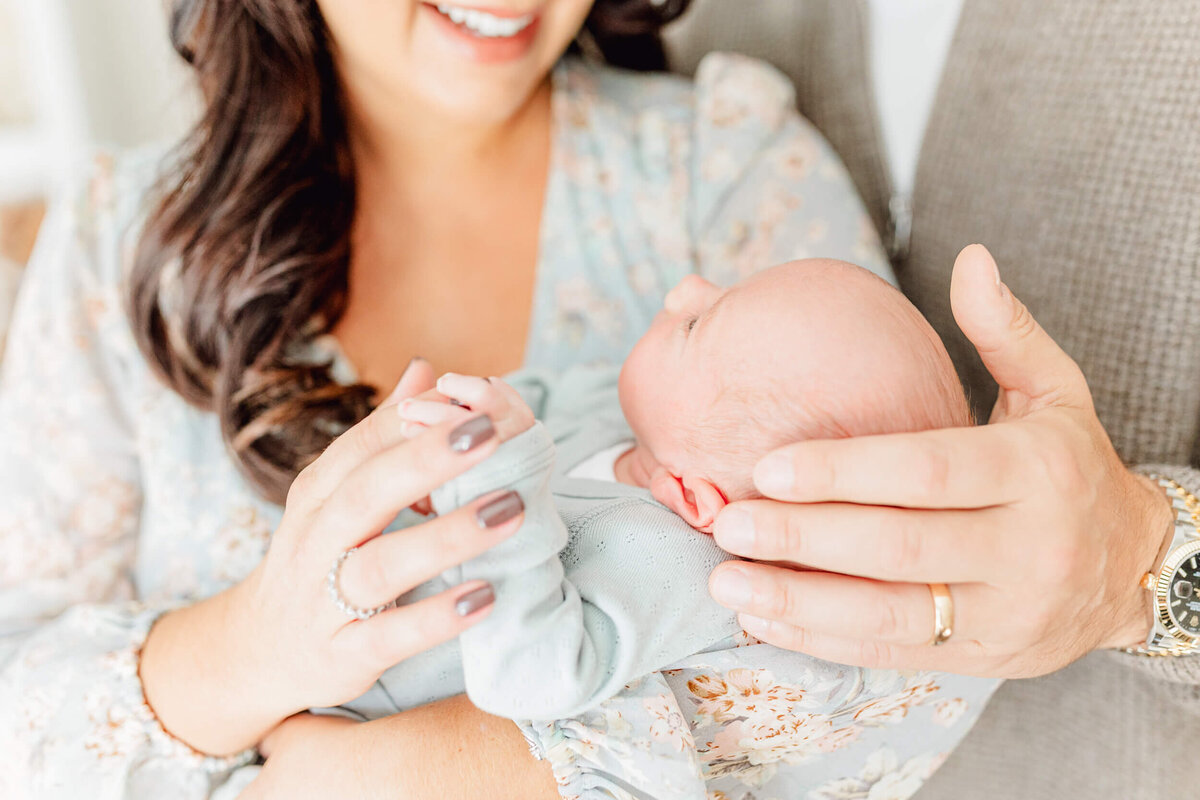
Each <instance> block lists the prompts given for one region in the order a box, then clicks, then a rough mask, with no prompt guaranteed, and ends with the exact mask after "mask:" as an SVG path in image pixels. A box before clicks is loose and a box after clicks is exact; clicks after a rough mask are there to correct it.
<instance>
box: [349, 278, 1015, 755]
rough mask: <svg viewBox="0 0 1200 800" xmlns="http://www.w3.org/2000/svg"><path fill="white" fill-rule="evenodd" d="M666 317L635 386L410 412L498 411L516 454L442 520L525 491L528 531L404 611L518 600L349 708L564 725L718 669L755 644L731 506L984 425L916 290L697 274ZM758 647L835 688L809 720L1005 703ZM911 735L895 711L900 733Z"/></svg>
mask: <svg viewBox="0 0 1200 800" xmlns="http://www.w3.org/2000/svg"><path fill="white" fill-rule="evenodd" d="M665 305H666V308H665V310H664V311H663V312H662V313H661V314H660V315H659V316H658V317H657V318H656V320H655V322H654V324H653V325H652V326H651V328H650V330H649V331H648V332H647V333H646V334H645V336H644V337H643V338H642V339H641V340H640V341H639V343H638V344H637V346H636V347H635V349H634V350H633V352H632V354H631V355H630V357H629V358H628V360H627V361H626V363H625V365H624V368H623V369H622V370H621V373H620V376H619V381H618V380H617V375H616V373H615V371H614V370H612V369H611V368H608V369H605V368H585V369H577V370H574V371H570V372H568V373H566V374H565V375H562V376H550V375H544V374H541V373H537V372H531V371H525V372H520V373H516V374H514V375H513V376H510V378H509V382H508V383H505V382H501V381H499V380H498V379H495V378H493V379H485V378H476V377H468V376H462V375H445V376H443V377H442V379H441V380H440V381H439V383H438V389H437V390H436V391H433V392H429V393H427V394H426V395H423V396H421V397H420V398H415V399H412V400H409V401H405V403H403V404H402V405H401V407H400V409H399V413H401V414H402V415H403V416H404V417H405V418H406V419H408V420H409V421H410V422H411V424H412V425H413V427H414V431H415V430H416V429H419V428H420V427H421V426H423V425H430V424H436V423H439V422H442V421H446V420H453V419H463V420H465V419H468V418H470V417H472V416H475V415H477V414H480V413H486V414H487V415H488V416H489V417H491V419H492V420H493V423H494V424H495V427H496V431H497V436H498V438H500V439H501V441H502V442H503V444H502V445H501V447H500V448H499V449H498V450H497V452H496V453H495V454H494V455H493V456H492V457H490V458H489V459H488V460H487V461H485V462H483V463H482V464H480V465H478V466H476V467H475V468H473V469H472V470H470V471H469V472H467V473H465V474H464V475H462V476H460V477H459V478H456V479H455V480H453V481H451V482H449V483H448V484H447V485H446V486H444V487H442V488H441V489H439V490H438V491H437V492H435V493H434V494H433V495H432V497H431V498H430V501H431V503H432V506H433V508H434V509H435V510H436V511H437V513H439V514H445V513H448V512H449V511H452V510H453V509H455V508H458V507H460V506H462V505H464V504H466V503H469V502H471V501H472V500H474V499H475V498H478V497H480V496H481V495H483V494H486V493H489V492H494V491H497V490H516V491H517V492H518V493H519V495H520V497H521V499H522V501H523V503H524V508H525V521H524V523H523V525H522V527H521V529H520V531H519V532H518V533H517V534H516V535H515V536H513V537H511V538H510V539H508V540H506V541H504V542H501V543H499V544H498V545H497V546H496V547H494V548H492V549H491V550H489V551H488V552H487V553H485V554H483V555H482V556H480V557H478V558H476V559H473V560H471V561H469V562H467V563H466V564H464V565H462V566H461V567H458V568H456V569H454V570H451V571H449V572H448V573H447V574H446V575H445V576H444V582H435V583H436V585H430V586H428V587H427V588H425V589H423V590H419V591H418V592H417V593H416V594H415V595H414V596H412V597H405V598H401V602H409V601H411V600H414V599H419V598H420V597H423V596H428V595H429V594H432V593H434V592H437V591H440V590H442V589H444V588H445V587H446V586H447V585H455V584H458V583H461V582H463V581H465V580H471V579H483V580H487V581H489V582H491V583H492V585H493V587H494V588H495V592H496V601H495V604H494V607H493V609H492V611H491V613H490V614H489V616H488V617H487V618H486V619H484V620H483V621H482V622H480V623H479V624H477V625H476V626H474V627H472V628H471V629H469V630H467V631H466V632H464V633H463V634H462V635H461V636H460V637H459V640H458V642H452V643H449V644H447V645H443V646H442V647H439V648H435V649H434V650H432V651H430V652H429V653H426V654H423V655H422V656H419V657H417V658H414V659H409V660H408V661H405V662H404V663H402V664H399V665H397V666H396V667H394V668H393V669H391V670H389V671H388V672H387V673H386V674H385V675H384V676H383V678H382V679H381V680H380V681H379V682H378V683H377V684H376V686H375V687H374V688H373V689H372V690H371V691H370V692H368V693H367V694H366V695H364V696H363V697H361V698H359V699H358V700H356V701H354V702H352V703H349V704H347V706H345V707H344V710H347V711H350V712H353V713H354V714H355V715H357V716H359V717H362V718H377V717H381V716H386V715H388V714H391V713H395V712H397V711H400V710H403V709H405V708H409V707H412V706H416V705H421V704H423V703H427V702H430V701H432V700H435V699H438V698H440V697H445V696H449V695H453V694H458V693H461V692H462V691H463V690H464V688H465V690H466V692H467V693H468V694H469V695H470V697H471V699H472V701H473V702H474V703H475V704H476V705H477V706H479V707H480V708H482V709H484V710H486V711H490V712H492V713H494V714H498V715H501V716H507V717H511V718H514V719H520V720H528V719H534V720H537V719H544V720H552V719H562V718H568V717H575V716H577V715H579V714H581V713H582V712H585V711H586V710H588V709H591V708H593V707H595V706H596V705H597V704H599V703H601V702H603V701H604V700H606V699H607V698H609V697H612V696H613V695H616V694H617V693H618V692H620V691H621V690H622V688H623V687H625V686H626V685H627V684H629V683H630V682H631V681H634V680H635V679H637V678H639V677H640V676H643V675H646V674H648V673H651V672H654V671H656V670H660V669H663V668H664V667H667V666H669V665H675V666H677V667H680V668H681V669H686V668H687V663H685V662H684V661H682V660H683V659H687V658H689V657H694V656H696V654H703V655H702V656H701V658H702V659H704V660H705V663H715V660H718V659H720V658H722V657H723V656H725V655H728V654H729V653H730V652H731V651H732V649H733V648H734V647H737V646H739V645H745V644H747V640H746V638H745V635H744V634H743V633H742V632H741V631H740V629H739V627H738V625H737V622H736V619H735V617H734V614H733V613H732V612H730V611H728V610H727V609H725V608H723V607H721V606H719V605H717V604H716V603H715V602H714V601H713V600H712V599H711V598H710V597H709V594H708V591H707V581H708V575H709V573H710V572H711V571H712V569H713V567H714V566H716V565H717V564H718V563H720V562H721V561H722V560H724V559H726V558H729V556H728V555H726V554H725V553H723V552H722V551H721V550H720V549H719V548H717V547H716V545H715V544H714V543H713V541H712V538H711V537H709V536H704V535H700V534H698V533H697V530H699V531H708V530H711V526H712V522H713V519H714V517H715V516H716V514H717V512H718V511H719V510H720V509H721V508H722V507H723V506H724V505H725V504H726V503H727V502H730V501H732V500H737V499H742V498H747V497H751V496H753V495H754V487H753V481H752V471H753V467H754V464H755V462H756V461H757V460H758V459H759V458H760V457H761V456H763V455H764V454H766V453H767V452H768V451H769V450H771V449H773V448H775V447H777V446H779V445H782V444H785V443H788V442H792V441H796V440H799V439H806V438H814V437H822V438H829V437H845V436H862V435H870V434H876V433H892V432H900V431H918V430H924V429H927V428H935V427H945V426H953V425H966V424H969V417H968V411H967V404H966V400H965V398H964V396H963V392H962V389H961V388H960V385H959V383H958V380H957V378H956V376H955V372H954V369H953V367H952V365H951V363H950V360H949V357H948V356H947V354H946V351H945V349H944V348H943V347H942V344H941V342H940V341H939V339H938V338H937V336H936V335H935V334H934V332H933V330H932V329H931V328H930V327H929V325H928V324H927V323H926V322H925V320H924V318H923V317H922V316H921V315H920V314H919V313H918V312H917V310H916V309H915V308H914V307H913V306H912V305H911V304H910V303H909V302H908V300H906V299H905V298H904V296H903V295H902V294H900V292H898V291H897V290H896V289H894V288H892V287H891V286H890V285H889V284H887V283H886V282H885V281H883V280H881V279H880V278H877V277H875V276H874V275H872V274H871V273H869V272H867V271H866V270H864V269H861V268H859V267H855V266H853V265H850V264H845V263H841V262H836V261H828V260H810V261H801V262H795V263H791V264H785V265H783V266H779V267H775V268H773V269H768V270H765V271H763V272H760V273H758V274H756V275H754V276H753V277H751V278H749V279H747V280H746V281H743V282H742V283H740V284H738V285H736V286H734V287H732V288H730V289H727V290H721V289H719V288H717V287H716V286H714V285H712V284H710V283H707V282H705V281H703V280H701V279H699V278H696V277H690V278H688V279H686V280H684V281H683V282H682V283H681V284H680V285H679V286H678V287H676V288H675V289H674V290H673V291H672V292H671V293H670V294H669V295H668V297H667V300H666V304H665ZM618 396H619V408H618V406H617V402H616V401H617V399H618ZM621 411H623V412H624V413H623V415H622V413H621ZM535 419H541V420H543V421H541V422H536V421H535ZM626 423H628V424H626ZM751 644H754V643H753V642H751ZM756 646H757V647H758V648H760V652H759V655H757V656H755V659H754V660H753V662H752V663H754V664H755V666H756V667H762V666H763V665H764V664H765V663H768V662H771V663H775V672H777V673H782V672H783V671H784V670H788V669H798V668H802V669H801V671H802V673H803V674H804V675H805V676H806V678H805V680H806V681H810V682H811V684H813V685H814V686H815V685H820V687H821V692H820V699H814V698H817V694H818V693H817V692H815V691H814V692H813V693H812V695H811V697H808V698H806V699H805V700H804V701H803V703H802V704H801V705H803V709H804V711H803V713H800V712H799V711H797V712H796V714H797V715H798V718H799V717H803V718H805V719H809V718H812V715H813V714H815V713H817V712H818V711H821V713H827V714H828V718H829V719H834V718H836V717H837V715H838V714H841V715H843V716H847V717H852V718H853V719H854V720H858V719H859V717H858V716H857V715H858V714H860V713H863V712H862V709H865V708H868V707H872V704H877V703H880V702H883V703H887V702H890V701H895V702H900V703H901V704H902V706H903V708H904V709H907V708H908V705H909V704H910V703H913V702H923V701H924V700H926V699H931V698H939V699H945V700H946V701H947V702H950V701H951V700H952V702H954V703H958V704H961V706H962V707H963V708H970V710H971V713H970V714H964V715H963V718H965V719H967V720H970V719H973V717H974V715H975V714H976V713H977V712H978V711H979V710H980V709H982V706H983V701H984V700H985V699H986V697H987V696H988V695H989V694H990V693H991V691H992V690H993V689H994V688H995V686H996V683H995V682H994V681H983V680H979V679H973V678H963V677H958V676H947V675H938V676H937V682H936V686H935V689H929V690H926V689H921V690H919V691H918V689H917V688H914V687H916V685H917V683H920V682H921V681H929V679H928V674H925V675H924V677H919V676H918V674H916V673H899V672H894V671H881V670H861V669H857V668H852V667H843V666H840V665H831V664H828V663H826V662H821V661H819V660H818V659H812V658H810V657H808V656H803V655H800V654H794V653H783V652H782V651H776V650H775V649H774V648H770V647H768V646H766V645H756ZM772 658H774V659H775V662H772ZM914 676H918V677H914ZM914 682H916V683H914ZM920 685H921V686H928V685H934V684H933V683H932V682H928V683H920ZM801 688H805V690H806V691H807V688H806V687H801ZM942 693H945V695H946V697H945V698H942ZM918 695H919V696H920V698H921V700H920V701H914V700H911V698H912V697H916V696H918ZM898 697H905V698H910V699H905V700H902V701H899V700H895V698H898ZM822 702H824V703H825V706H822V705H821V703H822ZM876 707H878V706H876ZM956 707H958V706H956ZM822 709H824V710H823V711H822ZM904 716H905V714H904V713H899V714H895V713H891V715H890V716H888V717H887V719H886V720H885V722H881V723H879V725H881V726H882V725H884V724H887V725H894V724H899V723H900V720H902V719H903V718H904ZM957 719H958V718H957V717H956V720H957ZM915 724H924V723H918V722H917V721H915V720H912V719H910V720H909V721H908V722H907V723H906V725H908V728H909V730H908V733H909V735H910V736H911V730H912V726H913V725H915ZM949 728H950V726H949V725H947V726H945V729H938V728H936V727H934V728H930V729H929V730H927V731H923V732H922V733H923V734H925V738H924V739H922V738H920V737H917V738H910V739H908V741H913V742H919V743H920V746H924V747H929V748H936V751H938V752H945V751H947V750H949V749H950V748H951V747H953V746H954V745H955V744H956V743H957V742H958V741H959V740H960V739H961V737H962V736H963V735H965V733H966V730H967V729H969V725H968V724H961V725H956V726H955V727H954V728H953V730H950V729H949ZM857 735H858V734H856V736H857ZM849 743H850V742H849V740H847V741H845V742H839V743H837V744H836V745H831V747H834V749H836V748H837V747H842V746H849ZM876 744H878V743H874V744H872V746H875V745H876ZM856 746H861V747H866V746H867V743H866V742H865V741H864V742H863V743H862V744H861V745H856ZM819 752H821V753H825V752H828V751H826V750H819ZM810 755H811V754H810ZM779 757H788V756H787V754H786V753H785V754H784V755H781V756H779ZM806 757H807V756H806Z"/></svg>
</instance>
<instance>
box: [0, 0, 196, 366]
mask: <svg viewBox="0 0 1200 800" xmlns="http://www.w3.org/2000/svg"><path fill="white" fill-rule="evenodd" d="M165 8H166V2H165V0H0V350H2V348H3V333H4V330H5V328H6V327H7V319H8V314H9V310H10V305H11V298H12V295H13V293H14V292H15V291H16V284H17V281H18V279H19V276H20V269H21V267H22V266H23V265H24V263H25V262H26V261H27V260H28V257H29V251H30V249H31V248H32V246H33V240H34V237H35V236H36V233H37V227H38V224H39V222H40V220H41V217H42V214H43V213H44V209H45V205H46V202H47V201H48V200H49V198H50V197H52V196H53V193H54V192H55V190H56V187H58V186H59V185H60V184H61V182H62V181H63V180H64V178H65V177H66V176H67V175H69V174H71V172H72V170H73V169H77V168H78V166H79V164H80V160H81V159H82V158H85V157H86V153H87V152H88V151H89V150H91V149H92V148H93V147H95V146H121V147H126V146H136V145H138V144H143V143H146V142H151V141H160V140H164V139H171V138H175V137H178V136H179V135H181V133H182V132H183V131H184V130H185V129H186V127H187V124H188V121H189V120H190V118H191V115H192V113H194V109H195V100H194V97H193V96H192V94H191V92H190V90H189V86H188V82H187V72H186V69H185V67H184V65H183V64H182V62H180V61H179V59H178V58H176V57H175V55H174V53H173V52H172V50H171V48H170V44H169V41H168V38H167V20H166V11H165Z"/></svg>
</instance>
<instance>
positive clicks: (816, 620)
mask: <svg viewBox="0 0 1200 800" xmlns="http://www.w3.org/2000/svg"><path fill="white" fill-rule="evenodd" d="M746 585H749V586H752V587H753V588H752V590H751V592H750V594H749V599H748V600H747V601H746V602H745V603H742V604H738V605H735V606H732V610H734V611H738V612H739V613H744V614H750V615H752V616H755V617H760V618H762V619H771V620H776V621H779V622H784V623H787V624H788V625H792V626H795V627H798V628H802V629H804V630H806V631H809V632H811V633H819V634H824V635H828V636H837V637H840V638H844V639H855V640H861V641H875V642H879V643H881V644H889V645H924V644H928V642H929V640H930V639H931V638H932V636H933V628H934V611H933V598H932V595H931V594H930V591H929V586H928V584H924V583H889V582H886V581H872V580H867V579H864V578H851V577H847V576H845V575H831V574H829V573H827V572H798V571H796V570H787V569H781V568H779V567H772V566H769V565H766V564H749V563H746V562H742V561H727V562H725V563H724V564H721V565H720V566H719V567H717V569H715V570H713V574H712V576H711V578H710V579H709V591H710V592H711V593H712V595H713V597H714V598H716V599H717V600H718V602H723V601H722V600H721V598H722V597H723V596H724V595H725V593H726V591H729V590H732V591H733V592H735V593H736V592H740V591H743V590H742V589H741V588H739V587H740V586H746ZM950 591H951V596H952V598H953V601H954V613H955V619H954V634H953V637H954V638H957V639H958V640H960V641H961V640H962V639H964V638H966V639H970V638H974V637H975V636H977V635H978V634H980V633H986V634H996V633H997V631H996V630H994V628H995V626H993V625H987V624H983V623H980V621H979V620H977V619H976V616H975V615H976V614H977V613H978V612H979V610H980V609H981V608H986V607H987V605H986V604H985V603H980V602H977V601H978V598H979V595H980V592H979V591H978V590H977V588H976V587H975V586H974V585H972V584H954V585H952V586H951V587H950Z"/></svg>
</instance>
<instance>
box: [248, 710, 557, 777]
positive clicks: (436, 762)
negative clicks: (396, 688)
mask: <svg viewBox="0 0 1200 800" xmlns="http://www.w3.org/2000/svg"><path fill="white" fill-rule="evenodd" d="M262 752H263V755H264V756H265V757H266V759H267V760H266V764H265V765H264V766H263V769H262V772H261V773H260V774H259V777H258V778H257V779H256V780H255V781H254V782H253V783H252V784H251V785H250V786H249V787H248V788H247V789H246V790H245V791H244V792H243V793H242V794H241V795H239V798H240V800H271V799H272V798H279V800H284V799H285V798H286V799H287V800H291V798H295V797H354V798H362V800H394V799H396V798H410V799H411V800H422V799H427V800H478V798H481V797H486V798H489V800H490V799H491V798H495V800H558V798H559V792H558V788H557V785H556V784H555V781H554V775H553V773H552V771H551V769H550V765H549V763H548V762H546V761H537V760H535V759H534V758H533V756H532V755H531V753H530V751H529V745H528V744H527V743H526V741H525V739H524V737H523V736H522V735H521V733H520V731H519V730H518V729H517V726H515V725H513V724H512V722H511V721H509V720H507V719H503V718H501V717H493V716H492V715H490V714H487V713H484V712H483V711H480V710H479V709H478V708H476V707H475V706H474V705H472V704H471V701H470V700H468V699H467V698H466V697H465V696H462V695H460V696H458V697H450V698H447V699H445V700H440V701H438V702H436V703H431V704H429V705H427V706H422V707H420V708H415V709H412V710H411V711H405V712H403V713H400V714H395V715H393V716H391V717H385V718H384V719H379V720H374V721H372V722H365V723H356V722H350V721H348V720H345V719H341V718H335V717H314V716H312V715H309V714H302V715H300V716H297V717H292V718H291V719H288V720H286V721H285V722H284V723H283V724H282V725H280V726H279V728H277V729H276V730H275V731H274V732H272V734H271V735H270V736H269V737H268V738H267V739H266V740H265V741H264V742H263V744H262Z"/></svg>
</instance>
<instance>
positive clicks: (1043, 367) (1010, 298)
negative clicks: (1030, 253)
mask: <svg viewBox="0 0 1200 800" xmlns="http://www.w3.org/2000/svg"><path fill="white" fill-rule="evenodd" d="M950 306H951V308H952V309H953V310H954V319H955V321H956V322H958V327H959V328H961V329H962V332H963V333H964V334H965V335H966V337H967V338H968V339H970V340H971V344H973V345H974V346H975V349H976V350H977V351H979V357H980V358H981V359H983V364H984V366H985V367H987V370H988V372H990V373H991V374H992V377H993V378H995V379H996V383H998V384H1000V388H1001V389H1004V390H1006V391H1008V392H1018V393H1020V394H1023V395H1025V396H1026V397H1027V398H1029V399H1030V400H1032V401H1035V402H1036V401H1040V402H1039V403H1038V404H1040V405H1070V406H1076V407H1086V408H1090V407H1091V405H1092V396H1091V392H1089V391H1088V387H1087V381H1086V380H1085V379H1084V376H1083V372H1082V371H1081V370H1080V369H1079V365H1077V364H1076V363H1075V361H1074V360H1073V359H1072V358H1071V357H1070V356H1069V355H1067V354H1066V353H1065V352H1064V351H1063V349H1062V348H1061V347H1059V346H1058V344H1057V343H1056V342H1055V341H1054V340H1053V339H1051V338H1050V335H1049V334H1048V333H1046V331H1045V330H1043V329H1042V326H1041V325H1039V324H1038V323H1037V320H1035V319H1034V318H1033V315H1032V314H1030V313H1029V309H1027V308H1026V307H1025V304H1024V303H1022V302H1021V301H1020V300H1018V299H1017V298H1016V297H1015V296H1014V295H1013V293H1012V292H1011V291H1009V289H1008V287H1007V286H1005V285H1004V283H1003V282H1002V281H1001V280H1000V270H999V269H998V268H997V266H996V261H995V259H993V258H992V254H991V253H989V252H988V251H987V248H985V247H984V246H983V245H978V244H973V245H970V246H969V247H966V248H964V249H963V251H962V252H961V253H959V254H958V258H957V259H956V260H955V262H954V273H953V276H952V277H951V279H950Z"/></svg>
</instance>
